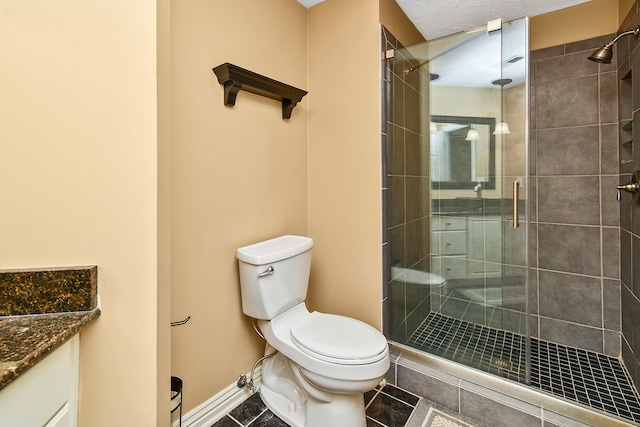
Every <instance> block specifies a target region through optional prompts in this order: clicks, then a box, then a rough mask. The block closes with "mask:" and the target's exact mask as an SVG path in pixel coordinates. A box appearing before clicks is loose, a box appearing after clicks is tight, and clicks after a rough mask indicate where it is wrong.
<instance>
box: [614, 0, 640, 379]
mask: <svg viewBox="0 0 640 427" xmlns="http://www.w3.org/2000/svg"><path fill="white" fill-rule="evenodd" d="M638 8H639V6H638V2H637V1H636V2H635V3H634V5H633V7H632V8H631V11H630V12H629V14H628V15H627V17H626V19H625V21H624V22H623V24H622V25H621V26H620V31H626V30H629V29H633V28H635V27H636V26H637V25H638V24H640V12H639V11H638ZM639 45H640V40H639V39H638V38H637V37H633V36H629V37H625V38H623V39H620V41H619V42H618V43H617V44H616V48H617V51H616V54H617V55H616V56H617V65H618V76H619V77H620V79H621V80H620V81H619V82H620V83H619V85H620V115H619V116H620V125H624V124H625V123H628V122H630V121H631V120H633V129H632V130H630V131H624V130H621V131H620V142H621V143H622V142H625V141H631V144H630V145H627V144H624V145H621V147H620V183H621V184H622V183H626V182H627V181H629V178H630V174H631V173H632V172H634V171H636V170H638V169H640V148H638V144H640V133H639V132H638V131H637V129H640V123H639V122H638V120H639V119H640V49H638V46H639ZM630 71H632V75H631V76H629V73H630ZM625 77H631V78H627V79H625ZM639 197H640V196H638V195H636V196H632V195H630V194H623V195H622V200H621V203H620V265H621V270H620V276H621V279H622V295H621V300H622V358H623V360H624V364H625V366H626V367H627V369H628V370H629V372H630V374H631V377H632V378H633V380H634V382H635V384H636V387H638V385H640V204H639V202H640V198H639Z"/></svg>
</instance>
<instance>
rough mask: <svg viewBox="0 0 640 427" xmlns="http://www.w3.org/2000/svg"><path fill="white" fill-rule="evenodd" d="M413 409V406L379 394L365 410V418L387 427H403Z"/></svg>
mask: <svg viewBox="0 0 640 427" xmlns="http://www.w3.org/2000/svg"><path fill="white" fill-rule="evenodd" d="M413 409H414V408H413V406H410V405H407V404H406V403H404V402H401V401H400V400H398V399H396V398H393V397H391V396H387V395H386V394H384V393H379V394H378V395H377V396H376V398H375V399H374V400H373V402H371V405H369V407H368V408H367V416H369V417H371V418H372V419H373V420H375V421H378V422H379V423H381V424H384V425H386V426H389V427H403V426H404V425H405V424H406V423H407V421H408V420H409V417H410V416H411V413H412V412H413Z"/></svg>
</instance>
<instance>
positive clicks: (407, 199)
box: [381, 27, 430, 342]
mask: <svg viewBox="0 0 640 427" xmlns="http://www.w3.org/2000/svg"><path fill="white" fill-rule="evenodd" d="M381 31H382V42H383V46H382V52H381V53H382V57H383V61H382V67H383V69H382V91H383V93H385V94H386V96H385V97H383V99H390V100H393V101H392V102H391V103H390V105H387V104H385V103H384V102H383V108H384V111H383V115H382V116H383V118H382V120H383V123H382V150H383V152H382V159H383V162H382V163H383V173H382V179H383V182H382V191H383V195H382V200H383V201H384V203H385V207H384V209H385V215H384V218H385V220H386V221H387V223H386V224H384V231H385V233H384V234H385V235H384V236H383V253H384V254H385V256H386V257H387V260H385V262H384V265H385V266H387V265H391V266H399V267H403V268H416V269H419V270H424V271H429V265H428V262H429V249H430V227H429V209H430V207H429V187H430V183H429V168H428V165H429V157H428V148H427V147H428V144H429V140H428V136H429V135H428V134H427V135H424V134H422V131H421V129H422V128H423V127H424V126H423V124H422V123H421V117H422V116H421V111H422V109H423V108H424V105H426V104H425V103H426V100H427V98H426V97H425V96H424V94H422V93H421V92H420V87H421V84H420V79H421V78H424V75H422V73H425V71H424V70H423V68H424V67H423V68H419V67H416V68H415V69H414V70H413V71H408V70H409V69H411V68H412V67H414V66H416V65H418V64H419V62H418V61H416V60H415V59H412V58H411V57H410V56H409V55H408V54H407V52H406V51H405V50H404V49H403V47H402V45H401V44H400V42H398V40H397V39H396V38H395V37H394V36H393V35H392V34H391V33H390V32H389V31H388V30H387V29H386V28H384V27H382V28H381ZM427 78H428V77H427ZM427 87H428V86H427ZM384 283H385V284H386V286H385V291H384V295H383V298H384V299H385V302H384V307H385V310H386V312H385V318H386V319H390V322H385V327H386V328H387V330H385V334H386V336H387V337H390V338H392V339H394V340H396V341H399V342H406V340H407V332H409V333H410V332H412V331H414V330H415V329H416V328H417V327H418V325H419V324H420V323H421V322H422V321H423V320H424V319H425V318H426V317H427V314H429V306H430V304H429V293H428V292H425V290H424V287H421V288H419V289H418V288H413V287H411V286H409V285H406V284H405V283H403V282H401V281H397V280H393V278H391V277H388V272H385V278H384ZM391 304H393V307H391ZM389 316H390V317H389Z"/></svg>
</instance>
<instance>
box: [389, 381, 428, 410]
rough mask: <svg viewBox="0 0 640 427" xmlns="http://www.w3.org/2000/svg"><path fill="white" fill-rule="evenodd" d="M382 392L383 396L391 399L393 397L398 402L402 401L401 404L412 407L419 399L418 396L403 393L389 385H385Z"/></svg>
mask: <svg viewBox="0 0 640 427" xmlns="http://www.w3.org/2000/svg"><path fill="white" fill-rule="evenodd" d="M382 392H383V393H384V394H388V395H389V396H391V397H395V398H396V399H398V400H402V401H403V402H405V403H407V404H409V405H411V406H414V407H415V406H416V405H417V404H418V401H420V398H419V397H418V396H416V395H414V394H411V393H409V392H407V391H404V390H402V389H400V388H398V387H395V386H392V385H391V384H387V385H385V386H384V388H383V389H382Z"/></svg>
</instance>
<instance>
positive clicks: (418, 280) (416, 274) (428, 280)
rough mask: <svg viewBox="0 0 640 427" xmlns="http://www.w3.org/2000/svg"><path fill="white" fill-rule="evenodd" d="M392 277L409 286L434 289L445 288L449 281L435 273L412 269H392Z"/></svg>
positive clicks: (394, 267) (396, 267)
mask: <svg viewBox="0 0 640 427" xmlns="http://www.w3.org/2000/svg"><path fill="white" fill-rule="evenodd" d="M391 277H392V278H394V279H395V280H398V281H400V282H403V283H406V284H407V285H416V286H429V287H432V288H444V287H446V286H447V279H445V278H444V277H442V276H438V275H437V274H435V273H431V272H429V271H422V270H414V269H412V268H402V267H399V266H392V267H391Z"/></svg>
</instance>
